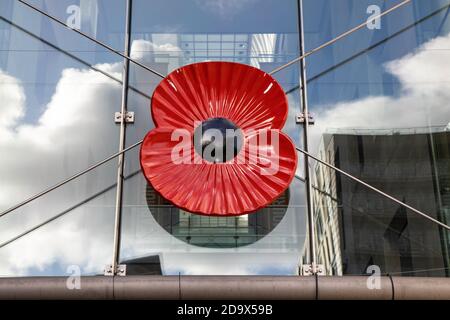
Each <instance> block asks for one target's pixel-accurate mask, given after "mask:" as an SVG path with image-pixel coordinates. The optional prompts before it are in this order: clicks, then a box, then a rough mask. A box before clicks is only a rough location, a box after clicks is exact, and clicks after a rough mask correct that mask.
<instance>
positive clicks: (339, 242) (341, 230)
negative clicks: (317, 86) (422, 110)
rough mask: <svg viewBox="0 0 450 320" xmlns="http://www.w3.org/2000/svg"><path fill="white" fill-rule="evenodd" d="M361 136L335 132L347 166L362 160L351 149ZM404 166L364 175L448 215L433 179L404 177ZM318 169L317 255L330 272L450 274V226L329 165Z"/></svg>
mask: <svg viewBox="0 0 450 320" xmlns="http://www.w3.org/2000/svg"><path fill="white" fill-rule="evenodd" d="M356 140H357V137H353V136H352V137H349V136H344V135H342V136H334V137H333V138H332V141H334V142H333V143H332V145H333V146H334V147H335V148H336V147H337V146H338V145H339V152H337V153H335V156H334V157H335V159H334V160H335V161H336V163H338V164H339V165H340V166H341V167H342V169H343V170H349V171H351V169H352V167H353V166H355V165H356V163H357V162H356V161H355V159H356V158H357V155H355V154H353V152H352V151H350V150H349V147H350V146H351V143H352V141H354V143H356ZM446 143H447V144H448V140H447V141H446ZM332 148H333V147H332ZM374 151H375V150H374ZM398 167H399V164H398V162H397V163H393V164H392V165H390V167H389V171H390V172H391V173H392V175H391V176H390V178H389V179H383V180H382V181H380V179H378V178H377V177H376V172H377V170H376V169H375V168H373V167H372V169H374V170H373V171H372V172H366V174H364V180H365V181H367V182H369V183H371V184H373V185H375V186H377V187H379V188H383V189H384V190H385V191H386V192H388V193H389V194H391V195H393V196H394V197H396V198H397V199H400V200H402V201H404V202H407V203H408V204H410V205H411V206H413V207H414V208H417V209H419V210H421V211H423V212H424V213H426V214H428V215H429V216H431V217H433V218H435V219H439V220H444V221H445V219H443V215H442V214H439V211H438V210H437V209H436V206H435V204H434V199H435V194H434V192H433V187H432V186H427V184H432V181H426V180H423V179H420V178H419V179H415V181H414V180H412V179H411V180H410V181H408V182H407V183H403V182H401V176H402V173H401V171H400V170H398ZM409 167H410V166H409ZM409 169H411V168H409ZM415 169H419V170H420V171H421V172H423V170H427V169H429V168H427V166H426V165H424V162H422V163H418V164H417V166H416V168H415ZM415 169H414V170H415ZM407 170H408V169H407ZM315 172H316V181H315V183H314V204H315V224H316V244H317V255H318V261H319V263H321V264H323V265H324V266H325V269H326V273H327V274H328V275H362V274H367V273H372V272H373V270H378V271H379V272H380V273H381V274H391V275H406V276H440V277H443V276H449V274H450V269H449V267H450V266H449V248H450V241H449V233H448V231H446V230H445V229H444V228H442V227H440V226H438V225H436V224H435V223H433V222H431V221H429V220H426V219H425V218H423V217H422V216H420V215H418V214H417V213H414V212H412V211H410V210H408V209H406V208H404V207H403V206H401V205H399V204H397V203H395V202H393V201H392V200H390V199H388V198H386V197H384V196H382V195H380V194H378V193H375V192H374V191H372V190H370V189H368V188H367V187H365V186H363V185H361V184H359V183H356V182H354V181H353V180H350V179H349V178H347V177H345V176H343V175H341V174H339V173H336V172H335V171H334V170H332V169H328V168H326V167H325V166H324V165H319V164H318V165H316V166H315ZM399 180H400V181H399ZM421 180H422V181H421ZM447 223H448V222H447Z"/></svg>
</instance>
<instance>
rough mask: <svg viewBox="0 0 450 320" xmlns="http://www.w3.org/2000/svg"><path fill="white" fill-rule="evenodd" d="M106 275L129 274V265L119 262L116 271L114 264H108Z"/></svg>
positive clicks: (121, 275)
mask: <svg viewBox="0 0 450 320" xmlns="http://www.w3.org/2000/svg"><path fill="white" fill-rule="evenodd" d="M104 275H105V276H120V277H123V276H126V275H127V265H126V264H119V265H118V266H117V268H116V270H115V272H114V270H113V266H112V264H108V265H107V266H106V267H105V273H104Z"/></svg>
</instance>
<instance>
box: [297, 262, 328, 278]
mask: <svg viewBox="0 0 450 320" xmlns="http://www.w3.org/2000/svg"><path fill="white" fill-rule="evenodd" d="M300 273H301V275H302V276H313V275H316V274H317V275H318V276H324V275H325V266H324V265H323V264H316V265H315V268H314V267H313V266H312V265H311V264H304V265H302V266H301V269H300Z"/></svg>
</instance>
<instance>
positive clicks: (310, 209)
mask: <svg viewBox="0 0 450 320" xmlns="http://www.w3.org/2000/svg"><path fill="white" fill-rule="evenodd" d="M297 7H298V33H299V47H300V48H299V49H300V56H303V55H304V54H305V31H304V25H303V0H297ZM306 82H307V80H306V59H301V60H300V83H301V101H302V112H303V118H304V121H303V149H304V150H305V151H306V152H309V149H308V146H309V144H308V131H309V113H308V92H307V85H306ZM304 166H305V181H306V198H307V200H306V203H307V213H308V237H309V258H310V264H311V269H312V273H313V274H316V273H317V270H316V269H317V261H316V243H315V222H314V206H313V205H314V204H313V198H312V192H313V191H312V181H311V168H310V167H309V158H308V157H307V156H305V155H304Z"/></svg>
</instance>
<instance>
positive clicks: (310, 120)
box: [295, 112, 315, 125]
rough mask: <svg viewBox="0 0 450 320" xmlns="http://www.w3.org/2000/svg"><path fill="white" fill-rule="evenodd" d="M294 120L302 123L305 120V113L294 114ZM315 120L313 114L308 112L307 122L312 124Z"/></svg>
mask: <svg viewBox="0 0 450 320" xmlns="http://www.w3.org/2000/svg"><path fill="white" fill-rule="evenodd" d="M295 122H297V123H304V122H305V114H304V113H303V112H302V113H299V114H297V115H296V116H295ZM314 122H315V119H314V116H313V115H312V114H311V113H308V124H310V125H313V124H314Z"/></svg>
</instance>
